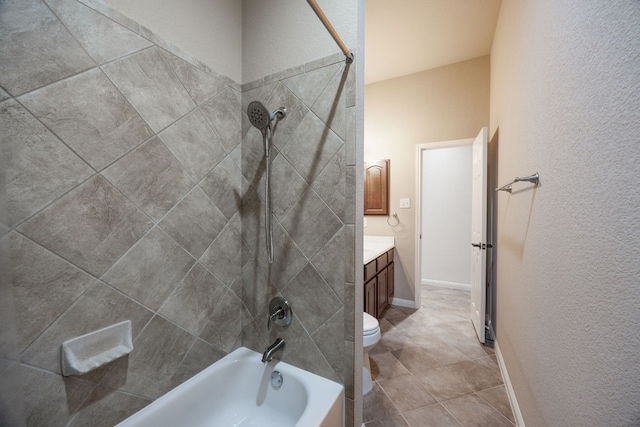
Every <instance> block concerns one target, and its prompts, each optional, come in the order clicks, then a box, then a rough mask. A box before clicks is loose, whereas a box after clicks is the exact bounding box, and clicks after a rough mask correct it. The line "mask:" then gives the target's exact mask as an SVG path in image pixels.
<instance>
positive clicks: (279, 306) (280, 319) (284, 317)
mask: <svg viewBox="0 0 640 427" xmlns="http://www.w3.org/2000/svg"><path fill="white" fill-rule="evenodd" d="M269 313H271V314H270V315H269V319H268V320H267V331H271V325H272V324H273V323H275V324H276V325H278V326H289V325H290V324H291V306H290V305H289V301H287V300H285V299H283V298H280V297H275V298H274V299H272V300H271V302H270V303H269Z"/></svg>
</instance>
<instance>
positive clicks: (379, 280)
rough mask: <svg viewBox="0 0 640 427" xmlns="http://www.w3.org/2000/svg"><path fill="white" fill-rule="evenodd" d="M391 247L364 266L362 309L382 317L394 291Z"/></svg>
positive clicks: (374, 315) (376, 316)
mask: <svg viewBox="0 0 640 427" xmlns="http://www.w3.org/2000/svg"><path fill="white" fill-rule="evenodd" d="M393 273H394V267H393V249H391V250H389V251H388V252H385V253H384V254H382V255H380V256H379V257H378V258H376V259H374V260H373V261H371V262H369V263H367V264H366V265H365V266H364V311H365V312H366V313H369V314H370V315H372V316H373V317H375V318H378V319H380V318H382V316H383V315H384V312H385V311H386V310H387V308H388V307H389V305H390V304H391V301H392V298H393V291H394V280H393Z"/></svg>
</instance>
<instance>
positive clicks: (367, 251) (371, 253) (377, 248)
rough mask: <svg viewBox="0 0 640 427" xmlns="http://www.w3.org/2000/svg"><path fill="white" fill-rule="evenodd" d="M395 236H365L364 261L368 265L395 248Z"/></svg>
mask: <svg viewBox="0 0 640 427" xmlns="http://www.w3.org/2000/svg"><path fill="white" fill-rule="evenodd" d="M395 245H396V244H395V239H394V238H393V236H364V242H363V245H362V247H363V251H362V252H363V254H362V255H363V259H364V264H368V263H370V262H371V261H373V260H374V259H376V258H377V257H379V256H380V255H382V254H383V253H385V252H387V251H388V250H389V249H391V248H393V247H394V246H395Z"/></svg>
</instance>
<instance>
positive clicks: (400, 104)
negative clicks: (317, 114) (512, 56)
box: [364, 56, 490, 301]
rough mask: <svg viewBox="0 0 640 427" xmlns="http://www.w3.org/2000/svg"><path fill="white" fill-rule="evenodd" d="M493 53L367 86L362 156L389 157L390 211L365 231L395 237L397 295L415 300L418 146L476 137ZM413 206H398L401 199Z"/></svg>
mask: <svg viewBox="0 0 640 427" xmlns="http://www.w3.org/2000/svg"><path fill="white" fill-rule="evenodd" d="M489 62H490V61H489V57H488V56H484V57H480V58H476V59H472V60H469V61H464V62H459V63H456V64H452V65H448V66H445V67H440V68H435V69H432V70H427V71H423V72H420V73H416V74H412V75H409V76H404V77H400V78H397V79H391V80H385V81H383V82H379V83H374V84H370V85H366V86H365V113H364V114H365V116H364V138H365V142H364V159H365V160H376V159H390V160H391V168H390V169H391V175H390V176H391V179H390V182H391V193H390V211H391V212H392V213H397V214H398V218H399V220H400V225H399V226H397V227H390V226H389V225H388V224H387V217H386V216H385V217H381V216H380V217H377V216H367V227H366V228H365V229H364V234H366V235H383V236H394V237H395V239H396V255H397V256H396V258H395V262H396V268H395V279H396V282H395V283H396V290H395V298H399V299H404V300H410V301H413V299H414V289H415V285H414V282H415V236H416V230H415V215H416V212H417V210H416V200H415V192H416V170H415V169H416V166H415V165H416V158H415V157H416V145H417V144H424V143H429V142H440V141H448V140H454V139H463V138H474V137H475V136H476V135H477V134H478V132H479V131H480V129H481V128H482V127H483V126H487V125H488V123H489ZM405 197H409V198H411V208H410V209H399V208H398V206H399V202H400V198H405Z"/></svg>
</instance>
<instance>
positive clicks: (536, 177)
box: [496, 172, 540, 193]
mask: <svg viewBox="0 0 640 427" xmlns="http://www.w3.org/2000/svg"><path fill="white" fill-rule="evenodd" d="M522 181H526V182H531V183H533V184H535V185H538V183H539V182H540V175H539V174H538V172H536V173H534V174H533V175H530V176H525V177H519V176H516V177H515V178H514V179H513V181H511V182H510V183H508V184H505V185H503V186H502V187H499V188H496V191H508V192H509V193H511V192H512V191H513V189H512V188H511V186H512V185H513V184H515V183H516V182H522Z"/></svg>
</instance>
